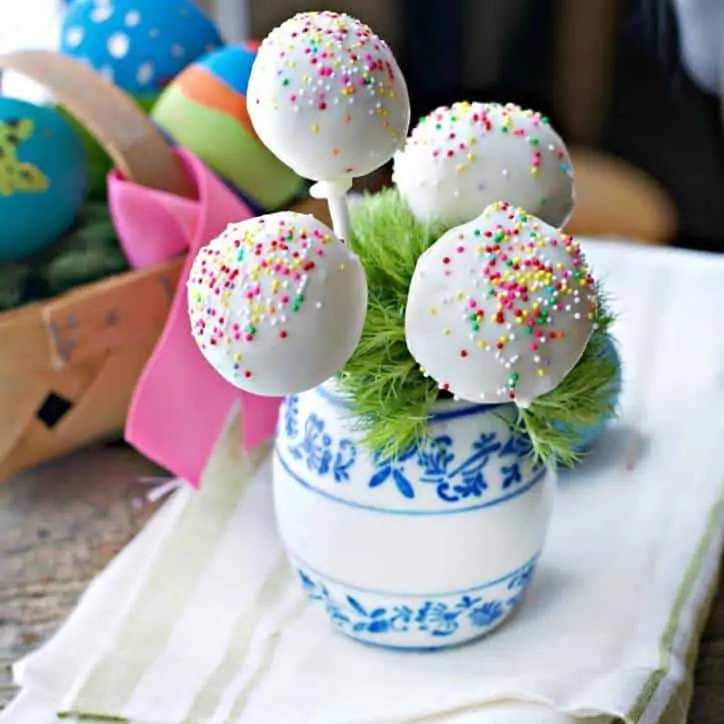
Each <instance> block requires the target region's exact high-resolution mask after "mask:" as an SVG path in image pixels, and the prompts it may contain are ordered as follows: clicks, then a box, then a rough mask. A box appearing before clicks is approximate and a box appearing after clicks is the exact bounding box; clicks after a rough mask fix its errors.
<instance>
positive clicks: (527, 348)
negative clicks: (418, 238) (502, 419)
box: [405, 202, 597, 407]
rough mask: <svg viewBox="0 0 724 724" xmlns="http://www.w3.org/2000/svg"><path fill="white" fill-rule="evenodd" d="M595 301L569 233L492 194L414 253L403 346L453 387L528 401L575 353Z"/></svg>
mask: <svg viewBox="0 0 724 724" xmlns="http://www.w3.org/2000/svg"><path fill="white" fill-rule="evenodd" d="M596 301H597V298H596V291H595V283H594V280H593V278H592V277H591V274H590V272H589V269H588V266H587V265H586V261H585V258H584V256H583V253H582V252H581V249H580V247H579V246H578V244H577V243H576V242H575V241H574V240H573V238H572V237H570V236H566V235H565V234H563V233H561V232H560V231H559V230H557V229H555V228H553V227H552V226H550V225H548V224H546V223H544V222H543V221H540V220H539V219H537V218H535V217H534V216H531V215H530V214H528V213H527V212H524V211H522V210H521V209H519V208H516V207H514V206H512V205H510V204H507V203H505V202H499V203H496V204H492V205H491V206H489V207H488V208H487V209H486V210H485V211H484V212H483V214H482V215H481V216H480V217H478V218H477V219H474V220H473V221H470V222H468V223H466V224H463V225H462V226H458V227H456V228H454V229H451V230H450V231H448V232H447V233H445V234H444V235H443V236H442V237H440V239H439V240H438V241H436V242H435V243H434V244H433V245H432V246H431V247H430V248H429V249H428V250H427V251H426V252H425V253H424V254H423V255H422V256H421V257H420V258H419V260H418V263H417V266H416V268H415V272H414V274H413V278H412V282H411V284H410V292H409V296H408V301H407V309H406V313H405V334H406V338H407V346H408V348H409V350H410V353H411V354H412V356H413V357H414V358H415V360H416V361H417V362H418V363H419V364H420V367H421V368H422V371H423V373H424V374H426V375H429V376H430V377H432V378H433V379H434V380H435V381H436V382H437V383H438V385H439V386H440V388H441V389H443V390H448V391H450V392H451V393H453V394H454V395H455V396H456V397H459V398H462V399H465V400H470V401H473V402H479V403H497V402H509V401H514V402H516V403H517V404H518V405H519V406H520V407H527V406H528V405H529V404H530V403H531V402H532V401H533V400H535V399H536V398H537V397H540V396H541V395H543V394H545V393H546V392H549V391H550V390H552V389H554V388H555V387H557V386H558V385H559V384H560V382H561V381H562V380H563V378H564V377H565V376H566V375H567V374H568V373H569V372H570V371H571V369H572V368H573V367H574V366H575V364H576V363H577V362H578V360H579V359H580V357H581V355H582V354H583V351H584V350H585V348H586V345H587V344H588V341H589V339H590V337H591V334H592V333H593V329H594V314H595V311H596Z"/></svg>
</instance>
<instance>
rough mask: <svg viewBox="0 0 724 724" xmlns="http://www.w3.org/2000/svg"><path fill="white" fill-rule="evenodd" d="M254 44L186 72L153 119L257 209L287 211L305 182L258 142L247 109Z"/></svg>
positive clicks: (236, 47)
mask: <svg viewBox="0 0 724 724" xmlns="http://www.w3.org/2000/svg"><path fill="white" fill-rule="evenodd" d="M255 57H256V44H240V45H230V46H227V47H225V48H221V49H220V50H216V51H214V52H212V53H209V54H208V55H206V56H204V57H203V58H201V59H200V60H198V61H197V62H196V63H194V64H192V65H190V66H189V67H188V68H186V69H185V70H184V71H183V72H182V73H181V74H180V75H179V76H178V77H177V78H176V79H175V80H174V81H173V83H171V84H170V85H169V86H168V88H166V90H165V91H164V92H163V94H162V95H161V97H160V98H159V99H158V101H157V102H156V105H155V106H154V108H153V110H152V112H151V116H152V118H153V119H154V120H155V121H156V123H157V124H158V125H159V126H160V127H161V128H162V129H163V130H164V131H165V132H166V133H167V134H168V135H169V136H171V137H172V138H173V139H174V140H175V141H176V142H177V143H179V144H180V145H182V146H184V147H186V148H188V149H189V150H190V151H192V152H193V153H195V154H196V155H197V156H198V157H199V158H201V160H202V161H204V162H205V163H206V165H207V166H209V168H211V169H213V170H214V171H216V173H218V174H219V175H220V176H221V177H222V178H224V179H226V180H227V181H228V182H229V183H230V184H231V185H232V186H233V187H234V188H236V189H237V190H238V191H239V192H240V193H241V194H242V195H243V196H244V197H245V198H246V199H247V200H248V201H249V202H251V204H252V205H253V206H255V207H256V208H258V209H260V210H264V211H272V210H276V209H280V208H282V207H284V206H285V205H286V204H287V203H288V202H289V201H290V200H291V199H292V198H293V197H294V196H296V195H297V194H298V193H299V192H300V190H301V189H302V188H303V185H304V181H303V180H302V179H301V178H300V177H299V176H297V175H296V174H295V173H294V172H293V171H292V170H291V169H290V168H289V167H287V166H285V165H284V164H283V163H282V162H281V161H280V160H279V159H278V158H277V157H276V156H274V154H272V153H271V151H269V150H268V149H267V148H266V146H265V145H264V144H263V143H262V142H261V141H260V140H259V138H258V136H257V135H256V132H255V131H254V128H253V127H252V124H251V121H250V120H249V114H248V112H247V106H246V89H247V85H248V82H249V74H250V73H251V67H252V64H253V63H254V59H255Z"/></svg>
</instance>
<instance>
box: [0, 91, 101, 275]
mask: <svg viewBox="0 0 724 724" xmlns="http://www.w3.org/2000/svg"><path fill="white" fill-rule="evenodd" d="M87 183H88V171H87V167H86V156H85V151H84V149H83V144H82V142H81V140H80V139H79V137H78V135H77V134H76V133H75V132H74V130H73V128H72V127H71V125H70V123H68V121H67V120H66V119H65V118H63V116H62V115H61V114H60V113H58V111H56V110H55V109H53V108H48V107H43V106H36V105H33V104H32V103H27V102H25V101H20V100H16V99H14V98H0V219H2V226H1V227H0V229H1V231H0V260H5V261H7V260H14V259H21V258H23V257H26V256H28V255H29V254H32V253H33V252H35V251H38V250H39V249H42V248H43V247H45V246H47V245H49V244H52V243H53V242H54V241H56V240H57V239H58V238H59V237H60V236H61V234H63V233H64V232H65V231H67V230H68V229H69V228H70V226H71V225H72V224H73V221H74V220H75V217H76V215H77V214H78V211H79V210H80V208H81V207H82V206H83V203H84V201H85V198H86V190H87Z"/></svg>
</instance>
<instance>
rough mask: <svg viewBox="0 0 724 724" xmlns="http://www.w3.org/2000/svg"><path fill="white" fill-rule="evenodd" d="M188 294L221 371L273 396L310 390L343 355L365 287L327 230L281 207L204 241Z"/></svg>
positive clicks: (197, 334) (197, 331) (202, 339)
mask: <svg viewBox="0 0 724 724" xmlns="http://www.w3.org/2000/svg"><path fill="white" fill-rule="evenodd" d="M188 300H189V317H190V321H191V331H192V333H193V335H194V338H195V339H196V342H197V344H198V345H199V348H200V349H201V352H202V353H203V354H204V356H205V357H206V358H207V359H208V360H209V362H211V363H212V364H213V365H214V367H215V368H216V369H217V371H218V372H219V373H220V374H221V375H222V376H223V377H224V378H226V379H227V380H228V381H229V382H231V383H232V384H234V385H236V386H241V387H244V388H245V389H248V390H249V391H252V392H256V393H258V394H267V395H273V394H283V393H284V392H286V391H287V390H288V389H289V387H290V386H291V387H292V388H293V387H298V386H300V390H301V389H306V388H307V386H314V384H316V383H317V381H318V380H317V377H318V375H320V374H321V375H325V374H326V375H327V376H331V375H332V374H334V372H336V370H337V369H338V367H339V366H341V365H342V364H343V363H344V361H346V359H347V357H348V356H349V355H350V354H351V352H352V350H353V349H354V347H355V346H356V344H357V341H358V339H359V334H360V333H361V328H362V324H363V321H364V311H365V308H366V304H367V285H366V280H365V277H364V272H363V271H362V268H361V266H360V264H359V262H358V260H357V258H356V257H355V256H354V255H353V254H352V253H351V252H350V251H349V250H348V249H347V248H346V247H345V246H344V245H343V244H342V243H341V242H340V241H339V239H337V237H336V236H335V235H334V234H333V232H332V231H331V230H330V229H329V228H328V227H327V226H325V225H324V224H322V223H321V222H319V221H317V220H316V219H314V218H313V217H312V216H309V215H306V214H297V213H292V212H279V213H276V214H269V215H266V216H261V217H257V218H253V219H249V220H247V221H243V222H241V223H239V224H231V225H229V226H228V227H227V229H226V230H225V231H224V232H223V233H222V234H221V235H220V236H219V237H217V238H216V239H215V240H213V241H212V242H211V243H210V244H208V245H207V246H205V247H203V248H202V249H201V251H200V252H199V254H198V255H197V257H196V259H195V260H194V263H193V266H192V269H191V272H190V275H189V281H188ZM330 300H334V301H332V302H330ZM277 345H281V346H279V347H278V348H277ZM312 346H314V351H310V347H312Z"/></svg>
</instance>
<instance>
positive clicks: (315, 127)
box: [312, 123, 319, 133]
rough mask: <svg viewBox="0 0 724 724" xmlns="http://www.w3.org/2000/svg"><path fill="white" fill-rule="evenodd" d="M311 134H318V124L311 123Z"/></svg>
mask: <svg viewBox="0 0 724 724" xmlns="http://www.w3.org/2000/svg"><path fill="white" fill-rule="evenodd" d="M312 133H319V123H312Z"/></svg>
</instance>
